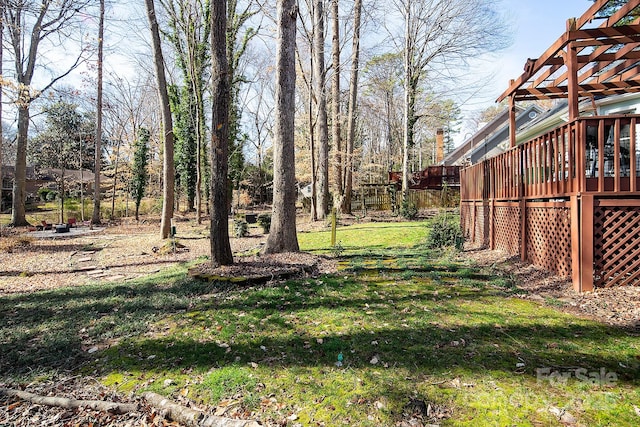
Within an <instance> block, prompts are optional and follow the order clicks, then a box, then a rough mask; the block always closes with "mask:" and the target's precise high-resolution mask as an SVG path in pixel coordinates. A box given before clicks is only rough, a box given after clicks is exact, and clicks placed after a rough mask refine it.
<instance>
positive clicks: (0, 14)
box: [0, 1, 5, 211]
mask: <svg viewBox="0 0 640 427" xmlns="http://www.w3.org/2000/svg"><path fill="white" fill-rule="evenodd" d="M4 7H5V6H4V1H0V76H2V75H3V74H2V72H3V69H2V60H3V50H4V49H3V47H2V43H3V42H4V39H3V33H4ZM3 150H4V133H3V130H2V90H0V211H2V210H3V208H4V206H3V204H2V201H3V196H4V195H3V194H2V190H3V189H4V185H2V165H3V161H4V156H3V154H4V153H3Z"/></svg>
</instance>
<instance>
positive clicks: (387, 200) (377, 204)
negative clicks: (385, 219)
mask: <svg viewBox="0 0 640 427" xmlns="http://www.w3.org/2000/svg"><path fill="white" fill-rule="evenodd" d="M443 192H444V194H443ZM458 196H459V190H458V188H456V187H448V188H447V189H445V190H409V200H410V201H411V202H412V203H414V204H415V205H416V206H417V207H418V209H427V208H435V207H441V206H443V203H444V205H445V206H448V205H449V204H452V202H453V204H456V203H457V201H458V200H459V197H458ZM395 197H400V193H397V196H394V195H393V194H392V193H391V192H390V191H389V187H388V186H377V187H368V188H364V189H361V190H357V191H356V192H355V193H354V195H353V197H352V198H351V210H352V211H362V210H365V211H366V210H371V211H385V210H387V211H390V210H393V209H394V205H396V206H395V207H396V208H397V205H398V204H399V203H400V201H399V200H396V199H395Z"/></svg>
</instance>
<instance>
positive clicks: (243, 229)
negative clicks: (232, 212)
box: [233, 219, 249, 237]
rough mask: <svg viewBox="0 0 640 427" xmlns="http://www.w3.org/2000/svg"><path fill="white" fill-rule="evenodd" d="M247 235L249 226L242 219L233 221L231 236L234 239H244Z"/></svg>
mask: <svg viewBox="0 0 640 427" xmlns="http://www.w3.org/2000/svg"><path fill="white" fill-rule="evenodd" d="M247 234H249V225H248V224H247V221H245V220H243V219H234V220H233V235H234V236H236V237H245V236H246V235H247Z"/></svg>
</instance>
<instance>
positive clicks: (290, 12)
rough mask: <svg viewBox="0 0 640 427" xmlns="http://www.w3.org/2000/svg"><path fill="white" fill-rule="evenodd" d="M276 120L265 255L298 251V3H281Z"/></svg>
mask: <svg viewBox="0 0 640 427" xmlns="http://www.w3.org/2000/svg"><path fill="white" fill-rule="evenodd" d="M277 5H278V6H277V7H278V40H277V48H276V49H277V50H276V96H275V98H276V117H275V127H274V129H275V138H274V143H273V210H272V212H273V215H272V219H271V230H270V232H269V237H268V238H267V244H266V245H265V248H264V252H265V253H278V252H297V251H299V250H300V248H299V246H298V236H297V235H296V187H295V185H296V171H295V153H294V150H295V144H294V125H295V121H294V119H295V116H294V109H293V108H292V106H293V105H295V89H296V67H295V51H296V50H295V43H296V17H297V16H298V8H297V3H296V0H278V3H277Z"/></svg>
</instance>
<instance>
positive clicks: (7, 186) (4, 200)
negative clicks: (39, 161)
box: [0, 165, 40, 212]
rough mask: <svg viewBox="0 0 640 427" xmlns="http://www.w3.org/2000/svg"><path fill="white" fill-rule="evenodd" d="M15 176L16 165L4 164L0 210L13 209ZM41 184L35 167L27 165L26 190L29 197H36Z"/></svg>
mask: <svg viewBox="0 0 640 427" xmlns="http://www.w3.org/2000/svg"><path fill="white" fill-rule="evenodd" d="M14 177H15V167H14V166H13V165H2V191H1V194H2V195H1V197H0V212H6V211H7V210H10V209H11V201H12V200H13V180H14ZM38 188H40V187H39V185H38V184H37V177H36V172H35V167H33V166H27V185H26V188H25V191H26V193H27V199H30V198H33V197H35V195H36V194H37V192H38Z"/></svg>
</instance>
